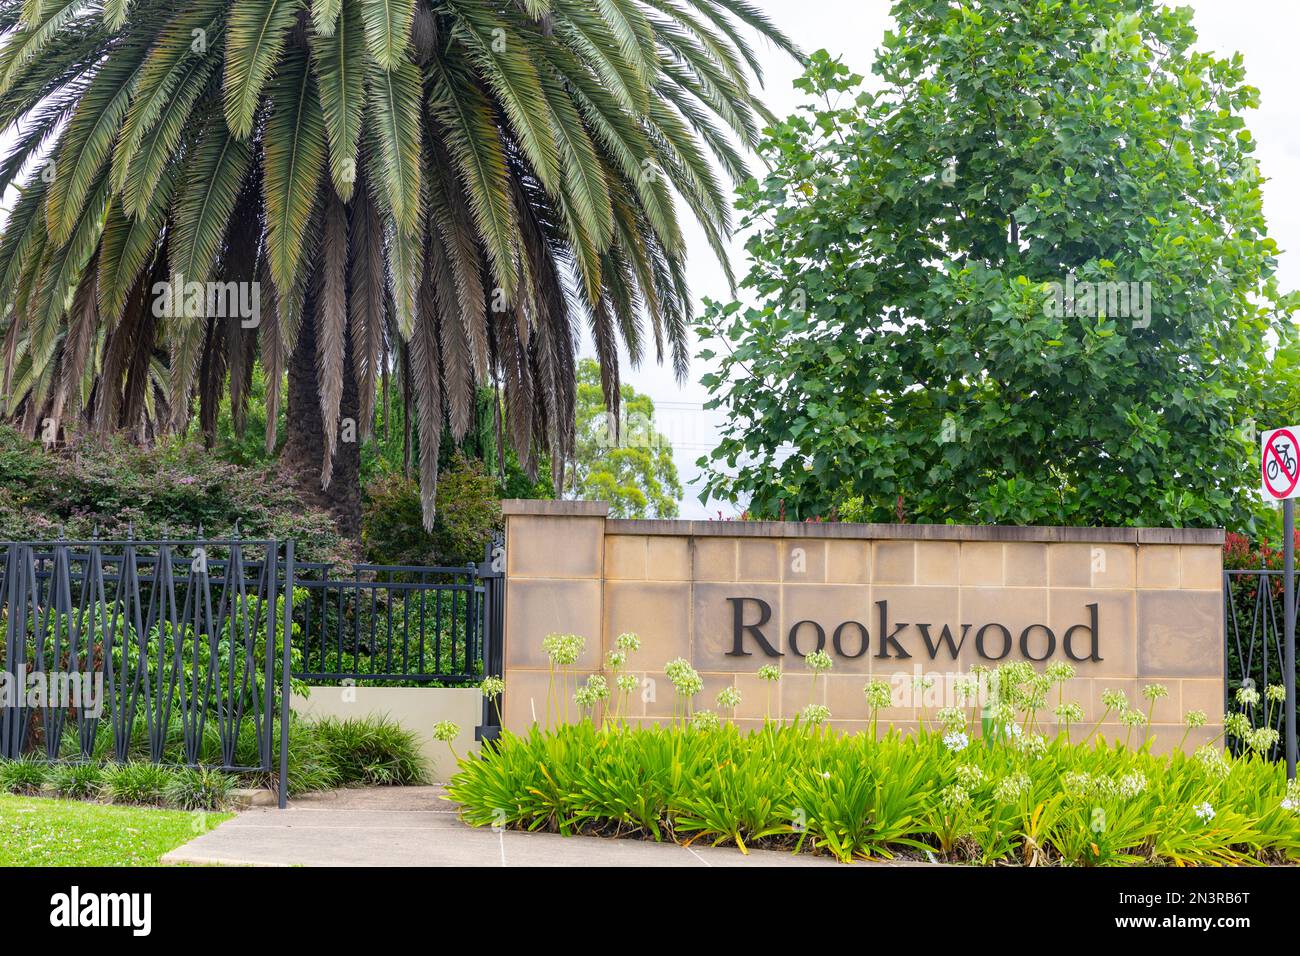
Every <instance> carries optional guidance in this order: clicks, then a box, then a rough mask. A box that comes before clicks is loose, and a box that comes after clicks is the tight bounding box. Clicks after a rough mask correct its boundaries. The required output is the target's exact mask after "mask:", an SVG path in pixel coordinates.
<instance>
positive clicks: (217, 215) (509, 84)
mask: <svg viewBox="0 0 1300 956" xmlns="http://www.w3.org/2000/svg"><path fill="white" fill-rule="evenodd" d="M0 30H2V31H4V39H3V41H2V45H0V104H2V105H0V126H2V127H5V128H9V127H10V126H15V127H16V128H17V129H18V130H19V131H20V132H19V136H18V138H17V141H16V142H15V144H14V146H13V147H12V149H11V150H10V151H9V153H8V154H7V155H6V156H5V157H4V158H3V161H0V191H4V190H6V189H8V187H9V186H11V185H16V186H18V187H19V190H20V198H19V200H18V202H17V203H16V205H15V207H14V209H13V212H12V214H11V215H10V217H9V219H8V221H7V222H6V223H5V226H4V231H3V236H2V237H0V301H4V302H5V303H8V304H11V308H10V311H9V312H8V314H7V317H6V319H5V320H4V324H3V327H0V343H2V344H0V348H2V349H3V352H2V353H0V354H3V356H4V359H3V372H4V374H3V383H2V387H0V393H3V395H4V396H5V400H6V401H5V404H6V410H7V412H8V413H9V414H11V415H16V416H17V417H18V418H19V419H20V420H21V421H22V422H23V425H24V427H25V429H26V430H27V431H28V432H29V433H33V432H34V431H35V430H36V429H37V428H38V427H41V425H42V423H44V422H49V423H52V424H53V426H54V427H55V428H58V427H60V425H61V424H74V425H80V426H90V427H94V428H97V429H100V430H112V429H125V430H129V431H130V432H131V433H132V434H135V435H138V436H139V437H143V438H152V437H155V436H157V435H158V434H161V433H166V432H169V431H173V430H180V429H182V428H184V426H185V424H186V422H187V421H188V420H189V419H190V416H191V414H192V412H193V411H194V406H195V404H197V415H198V419H199V422H200V425H201V428H202V430H203V432H204V433H205V435H207V436H208V438H209V440H210V441H211V440H212V439H213V437H214V435H215V429H216V423H217V419H218V414H219V409H220V402H221V397H222V394H223V393H225V392H228V393H229V395H230V397H231V401H232V407H233V415H234V419H235V422H236V425H237V427H239V428H241V429H242V426H243V423H244V410H245V402H246V396H247V394H248V386H249V382H250V370H251V369H252V368H253V366H254V364H255V363H260V364H261V366H262V369H263V371H264V373H265V379H266V382H267V384H268V386H269V387H268V389H267V393H266V394H267V402H268V404H267V414H266V416H265V422H266V426H267V433H266V441H267V447H268V448H272V447H274V446H275V444H276V440H277V423H278V422H279V420H280V415H279V404H280V397H281V388H280V383H281V382H282V381H284V379H285V377H286V375H287V382H288V387H287V413H286V416H285V427H286V430H287V432H288V434H287V438H286V441H285V444H284V447H283V450H282V453H281V460H282V463H283V469H282V470H283V473H284V474H285V476H286V478H287V479H288V480H289V482H290V483H291V484H293V485H294V486H295V487H296V488H297V489H298V491H299V492H300V493H301V495H302V497H303V498H304V499H306V500H308V501H312V502H315V503H317V504H319V505H322V506H325V507H329V508H330V509H332V510H333V511H334V513H335V515H336V517H337V520H338V522H339V524H340V527H342V528H343V530H345V531H346V532H348V533H351V534H355V533H356V531H357V529H358V526H359V521H360V510H361V499H360V490H359V489H360V484H359V471H360V457H361V456H360V451H359V443H360V442H364V441H367V440H368V439H369V438H370V437H371V434H372V431H373V424H374V418H375V404H376V396H377V394H379V393H381V392H382V393H383V394H384V395H387V394H388V391H387V388H386V387H380V385H379V383H380V380H381V379H382V380H383V382H384V385H387V382H388V379H389V377H390V376H391V377H392V378H393V379H395V380H396V381H397V382H398V383H399V385H398V388H397V389H396V390H397V391H398V392H399V393H400V394H401V395H403V396H405V397H407V399H408V400H409V403H410V404H413V405H414V406H416V420H417V423H418V424H417V426H416V428H415V430H414V432H415V438H414V446H415V448H416V449H417V452H418V472H419V477H420V487H421V498H422V516H423V522H424V524H425V526H426V527H430V528H431V527H432V526H433V522H434V514H435V510H436V509H435V501H436V492H435V489H436V484H437V475H438V471H439V462H440V460H441V455H440V445H441V438H442V432H443V427H444V423H446V424H447V425H448V426H449V428H450V432H451V434H452V436H453V438H454V439H456V440H459V439H460V438H461V437H463V436H464V435H465V434H466V432H467V431H468V430H469V429H470V427H471V424H472V420H473V417H474V408H475V401H476V395H477V390H478V389H479V388H481V387H490V388H492V389H493V390H495V391H496V392H497V394H498V395H499V396H500V402H501V403H502V404H503V406H504V409H505V415H504V418H505V421H504V434H505V436H506V437H507V438H508V441H509V443H510V445H511V447H512V448H513V450H514V452H515V454H516V455H517V456H518V458H519V460H520V462H521V463H522V464H523V466H524V467H525V469H527V470H529V471H530V472H531V471H533V470H534V469H536V467H537V465H538V462H539V460H540V459H541V458H543V457H549V459H550V460H551V461H552V462H554V463H555V464H554V467H555V468H556V469H557V470H558V467H559V463H560V462H562V461H563V460H564V459H565V458H566V457H567V456H568V455H570V454H571V453H572V451H573V447H574V431H573V429H574V397H575V396H574V392H575V383H574V363H575V358H576V356H575V348H576V341H577V339H578V333H579V329H580V328H582V327H583V326H586V327H587V329H588V331H589V332H590V334H591V336H592V339H593V340H594V342H595V347H596V350H597V353H598V355H599V357H600V365H601V378H602V389H603V393H604V396H605V399H606V401H607V402H609V403H610V405H611V407H615V408H616V406H617V402H618V395H619V391H618V353H619V349H620V345H621V347H622V348H624V349H626V350H627V353H628V355H629V357H631V358H632V359H633V360H639V359H640V358H641V357H642V355H643V354H644V353H646V352H647V351H648V350H649V347H648V343H647V339H652V340H653V348H654V352H655V355H656V357H657V358H659V359H660V360H662V359H663V358H664V356H665V355H667V356H669V357H670V358H671V360H672V362H673V365H674V367H675V369H676V371H677V373H678V375H684V374H685V369H686V364H687V355H686V347H685V334H686V333H685V327H686V319H687V313H686V310H687V309H688V308H689V301H690V297H689V292H688V290H687V287H686V282H685V270H684V261H685V260H684V256H685V247H684V241H683V238H682V231H681V228H680V224H679V219H678V215H677V212H676V209H675V197H680V199H681V200H682V201H684V202H685V204H686V206H687V207H688V209H689V210H690V212H691V213H692V214H693V215H694V216H695V218H696V219H697V220H698V221H699V223H700V224H701V226H702V228H703V231H704V234H705V236H706V238H707V241H708V242H709V243H710V244H711V245H712V246H713V247H714V248H715V250H717V251H718V252H719V253H721V251H722V249H723V246H724V241H725V237H726V236H727V234H728V232H729V230H730V228H731V216H730V207H729V204H728V202H727V197H726V195H725V193H724V190H723V189H722V188H721V186H720V184H719V181H718V177H717V175H716V174H715V167H714V165H713V163H712V162H710V158H709V155H708V154H709V153H712V156H713V159H714V160H716V162H717V163H718V164H719V165H720V166H721V168H722V169H723V170H725V171H726V172H727V173H729V174H731V175H732V176H733V177H736V178H739V177H742V176H743V174H744V163H743V161H742V159H741V156H740V153H739V150H738V149H737V144H736V141H739V143H742V144H749V143H753V142H754V141H755V140H756V138H757V136H758V123H759V119H758V117H759V116H764V115H766V114H764V113H763V111H762V108H761V106H760V105H759V104H758V103H757V102H756V101H755V100H754V99H753V98H752V96H751V94H750V92H749V91H750V90H751V88H752V83H751V78H752V77H753V76H754V75H755V74H757V72H758V64H757V60H756V59H755V56H754V54H753V52H752V50H751V49H750V48H749V46H748V43H747V41H746V39H745V36H746V35H747V34H748V33H750V32H751V31H754V32H757V34H758V35H760V36H763V37H767V38H769V39H771V40H773V41H774V42H775V43H777V44H778V45H779V46H781V47H782V48H784V49H786V50H789V51H791V52H794V48H793V45H792V44H791V43H790V41H789V40H788V39H787V38H786V37H785V36H784V35H783V34H781V33H780V31H779V30H777V29H776V28H775V27H773V26H772V25H771V24H770V23H769V22H768V21H767V19H766V18H765V17H764V16H763V14H762V13H761V12H760V11H758V10H757V8H755V7H754V6H753V5H751V4H750V3H749V2H747V0H684V2H680V3H677V2H674V3H666V2H663V0H602V2H601V3H599V4H592V3H590V2H587V0H311V2H310V3H308V2H307V0H103V2H99V0H0ZM209 282H220V283H223V284H224V283H234V284H237V285H238V287H239V288H241V289H244V290H247V289H248V288H250V287H254V288H257V289H259V290H260V315H259V316H258V319H259V321H258V322H257V324H256V325H255V326H254V325H250V324H246V323H244V322H241V321H239V319H243V318H247V316H244V315H241V316H239V317H238V318H237V319H232V318H229V317H223V316H220V315H214V314H213V312H214V310H213V308H212V307H211V305H210V304H208V303H209V302H210V300H205V297H204V295H203V287H202V285H200V286H197V287H196V288H198V289H199V290H200V291H199V294H198V299H197V301H195V300H194V299H192V298H191V297H190V294H189V293H188V292H186V293H185V295H184V297H177V299H178V301H175V302H172V303H171V307H170V308H164V309H162V310H161V311H160V310H159V309H157V308H156V306H157V304H158V301H159V294H158V290H159V289H161V288H167V286H168V284H170V283H174V284H175V287H176V288H177V289H178V290H180V289H188V288H189V285H188V284H192V283H199V284H206V283H209ZM255 284H256V285H255ZM250 299H251V296H250ZM647 327H648V329H649V333H647Z"/></svg>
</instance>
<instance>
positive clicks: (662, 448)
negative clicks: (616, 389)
mask: <svg viewBox="0 0 1300 956" xmlns="http://www.w3.org/2000/svg"><path fill="white" fill-rule="evenodd" d="M621 393H622V394H621V397H620V401H619V404H618V407H619V408H620V409H621V411H620V414H619V417H618V418H615V417H614V416H613V414H612V413H610V412H608V411H607V410H606V406H605V399H604V394H603V392H602V391H601V384H600V366H599V364H598V363H596V362H595V361H593V360H592V359H583V360H582V361H581V362H579V363H578V440H577V444H576V452H575V454H574V459H573V467H572V469H571V470H570V473H569V477H568V479H567V484H566V487H567V489H568V490H569V492H570V493H571V494H573V495H574V496H576V497H578V498H582V499H585V500H587V501H607V502H609V513H610V514H611V515H612V516H613V517H616V518H675V517H677V502H678V500H679V499H680V498H681V496H682V485H681V482H680V481H678V479H677V466H676V465H675V464H674V463H673V449H672V446H671V445H669V444H668V439H666V438H665V437H664V436H663V435H661V434H659V433H658V432H657V431H655V427H654V418H655V406H654V402H653V401H651V399H650V396H648V395H642V394H641V393H639V392H637V391H635V390H633V388H632V386H630V385H624V386H622V387H621Z"/></svg>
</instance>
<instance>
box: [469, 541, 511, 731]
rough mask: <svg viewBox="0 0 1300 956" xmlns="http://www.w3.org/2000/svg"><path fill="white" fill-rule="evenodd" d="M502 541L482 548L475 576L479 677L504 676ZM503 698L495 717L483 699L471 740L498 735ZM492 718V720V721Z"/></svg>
mask: <svg viewBox="0 0 1300 956" xmlns="http://www.w3.org/2000/svg"><path fill="white" fill-rule="evenodd" d="M504 558H505V541H504V539H502V538H501V537H499V536H498V535H493V537H492V540H491V541H489V542H488V543H487V547H486V548H485V553H484V560H483V563H482V564H480V565H479V569H478V576H479V579H480V580H481V581H483V676H485V677H503V676H505V593H504V592H505V561H504ZM504 703H505V695H504V694H503V695H502V696H501V697H500V698H498V700H497V703H496V708H497V715H493V713H492V706H493V705H492V701H491V700H489V699H488V698H487V697H486V696H485V697H484V698H483V723H482V724H481V725H480V726H478V727H477V728H475V730H474V739H475V740H477V741H479V742H480V743H482V742H483V741H487V740H496V739H497V737H499V736H500V735H501V721H500V716H499V715H500V713H501V708H502V706H503V705H504ZM494 716H496V719H493V718H494Z"/></svg>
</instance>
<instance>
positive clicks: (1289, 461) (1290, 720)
mask: <svg viewBox="0 0 1300 956" xmlns="http://www.w3.org/2000/svg"><path fill="white" fill-rule="evenodd" d="M1262 448H1263V454H1262V456H1261V464H1260V471H1261V475H1262V477H1263V479H1264V493H1265V495H1267V496H1268V497H1269V498H1270V499H1271V500H1273V501H1281V502H1282V529H1283V530H1282V537H1283V539H1284V540H1283V543H1282V555H1283V564H1282V568H1283V569H1282V595H1283V597H1282V617H1283V619H1284V620H1283V634H1284V638H1285V642H1286V643H1285V645H1284V646H1283V675H1282V677H1283V684H1284V686H1285V687H1286V777H1287V779H1288V780H1294V779H1295V765H1296V724H1295V499H1296V498H1297V497H1300V426H1294V427H1291V428H1275V429H1273V430H1272V431H1269V432H1265V433H1264V435H1263V438H1262Z"/></svg>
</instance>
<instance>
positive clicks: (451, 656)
mask: <svg viewBox="0 0 1300 956" xmlns="http://www.w3.org/2000/svg"><path fill="white" fill-rule="evenodd" d="M294 587H295V589H296V590H297V595H296V600H295V605H294V637H293V642H294V648H295V651H296V653H295V657H294V665H293V675H294V677H296V678H299V679H301V680H304V681H307V682H308V683H314V684H321V683H325V684H334V683H345V682H346V683H351V684H416V685H419V684H426V685H442V686H456V685H463V684H472V683H478V682H479V681H480V680H481V679H482V677H483V672H484V661H483V643H484V635H485V627H484V601H485V594H486V587H485V585H484V583H483V582H482V581H481V580H480V579H479V576H478V568H477V566H475V565H468V566H465V567H459V568H457V567H421V566H405V565H370V564H359V565H357V566H356V567H355V568H354V569H353V576H352V577H350V578H336V577H333V576H332V575H331V574H330V572H329V570H328V569H326V570H325V571H323V572H322V573H319V574H304V575H299V576H296V577H295V578H294Z"/></svg>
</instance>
